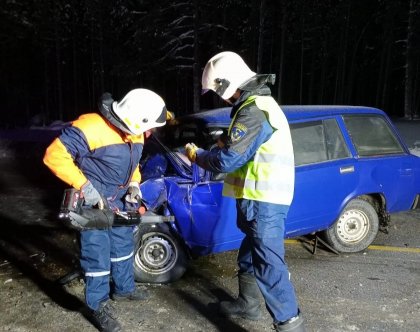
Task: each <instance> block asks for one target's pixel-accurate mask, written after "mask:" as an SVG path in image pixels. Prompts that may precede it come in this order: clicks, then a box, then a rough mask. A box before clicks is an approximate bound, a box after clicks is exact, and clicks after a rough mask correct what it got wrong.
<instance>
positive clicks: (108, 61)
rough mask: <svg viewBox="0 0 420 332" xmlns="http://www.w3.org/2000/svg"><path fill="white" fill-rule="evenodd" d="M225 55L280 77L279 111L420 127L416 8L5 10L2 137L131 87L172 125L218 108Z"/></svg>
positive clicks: (263, 2) (231, 0)
mask: <svg viewBox="0 0 420 332" xmlns="http://www.w3.org/2000/svg"><path fill="white" fill-rule="evenodd" d="M225 50H231V51H235V52H237V53H239V54H240V55H241V56H242V57H243V58H244V59H245V61H246V62H247V63H248V64H249V65H250V67H251V68H252V69H253V70H256V71H258V72H260V73H275V74H276V75H277V82H276V85H275V86H274V87H273V89H272V91H273V95H274V96H275V97H276V98H277V100H278V101H279V102H280V103H281V104H349V105H350V104H351V105H366V106H374V107H379V108H381V109H383V110H384V111H385V112H387V113H388V114H389V115H391V116H394V117H404V118H407V119H416V118H419V117H420V99H419V93H418V91H419V89H420V56H419V55H420V0H388V1H387V0H335V1H333V0H249V1H246V0H223V1H222V0H208V1H199V0H179V1H176V0H126V1H123V0H2V1H1V6H0V78H1V79H0V100H1V113H2V120H1V127H7V128H11V127H21V126H29V125H48V124H50V123H51V122H52V121H54V120H63V121H68V120H71V119H73V118H75V117H77V116H78V115H79V114H81V113H85V112H91V111H95V110H96V102H97V99H98V97H99V96H100V95H101V94H102V92H104V91H108V92H111V93H112V94H113V96H114V98H115V99H119V98H121V97H123V96H124V94H125V93H127V92H128V91H129V90H130V89H132V88H137V87H144V88H149V89H152V90H154V91H156V92H157V93H159V94H160V95H161V96H162V97H163V98H164V99H165V101H166V103H167V106H168V108H169V109H170V110H172V111H173V112H174V113H175V114H176V115H177V116H180V115H183V114H187V113H193V112H197V111H199V110H203V109H208V108H212V107H219V106H222V104H221V102H220V101H219V99H218V98H216V97H215V96H214V95H211V94H208V95H205V96H200V89H201V86H200V82H201V73H202V69H203V67H204V65H205V64H206V62H207V60H208V59H209V58H210V57H211V56H213V55H214V54H216V53H218V52H220V51H225Z"/></svg>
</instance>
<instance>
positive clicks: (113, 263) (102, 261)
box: [80, 227, 135, 310]
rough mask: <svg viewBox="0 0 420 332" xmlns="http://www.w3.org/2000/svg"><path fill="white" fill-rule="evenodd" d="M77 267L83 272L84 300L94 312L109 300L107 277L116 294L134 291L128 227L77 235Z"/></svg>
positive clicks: (130, 237)
mask: <svg viewBox="0 0 420 332" xmlns="http://www.w3.org/2000/svg"><path fill="white" fill-rule="evenodd" d="M80 238H81V257H80V264H81V266H82V269H83V271H84V272H85V283H86V286H85V298H86V304H87V305H88V307H89V308H91V309H93V310H97V309H98V308H99V305H100V304H101V302H104V301H107V300H108V299H109V293H110V276H112V280H113V285H114V287H115V289H113V292H115V293H117V294H128V293H131V292H133V291H134V290H135V282H134V272H133V253H134V240H133V228H132V227H113V228H110V229H109V230H85V231H82V232H81V233H80Z"/></svg>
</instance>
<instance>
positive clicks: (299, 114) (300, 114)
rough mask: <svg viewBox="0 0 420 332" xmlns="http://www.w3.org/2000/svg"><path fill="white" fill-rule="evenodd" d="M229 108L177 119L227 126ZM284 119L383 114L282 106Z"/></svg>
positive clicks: (367, 109)
mask: <svg viewBox="0 0 420 332" xmlns="http://www.w3.org/2000/svg"><path fill="white" fill-rule="evenodd" d="M231 109H232V108H231V107H222V108H215V109H211V110H206V111H202V112H199V113H195V114H189V115H185V116H182V117H180V118H179V121H180V122H184V121H185V122H190V121H200V122H202V123H205V125H206V126H207V127H213V126H224V127H227V126H229V124H230V122H231V118H230V113H231ZM281 109H282V110H283V112H284V114H285V115H286V118H287V119H288V120H289V121H295V120H301V119H311V118H319V117H323V116H334V115H343V114H378V115H384V114H385V113H384V112H383V111H381V110H380V109H377V108H373V107H366V106H344V105H282V106H281Z"/></svg>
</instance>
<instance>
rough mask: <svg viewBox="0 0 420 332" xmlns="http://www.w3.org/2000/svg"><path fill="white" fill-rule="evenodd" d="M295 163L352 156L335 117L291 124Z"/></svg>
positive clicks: (301, 163) (304, 163)
mask: <svg viewBox="0 0 420 332" xmlns="http://www.w3.org/2000/svg"><path fill="white" fill-rule="evenodd" d="M290 130H291V134H292V140H293V149H294V154H295V165H296V166H299V165H307V164H314V163H319V162H325V161H329V160H337V159H343V158H348V157H350V152H349V150H348V148H347V145H346V144H345V142H344V139H343V135H342V133H341V131H340V128H339V126H338V124H337V121H336V120H335V119H326V120H318V121H309V122H303V123H294V124H291V125H290Z"/></svg>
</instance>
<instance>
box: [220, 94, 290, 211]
mask: <svg viewBox="0 0 420 332" xmlns="http://www.w3.org/2000/svg"><path fill="white" fill-rule="evenodd" d="M252 103H255V105H256V106H257V107H258V108H259V109H260V110H262V111H264V112H265V113H266V115H267V118H268V121H269V122H270V125H271V126H272V127H273V129H274V132H273V134H272V136H271V138H270V139H269V140H268V141H266V142H265V143H264V144H262V145H261V146H260V147H259V148H258V150H257V152H256V154H255V156H254V158H253V159H252V160H250V161H248V162H247V163H246V164H245V165H244V166H242V167H241V168H239V169H237V170H235V171H234V172H232V173H229V174H228V175H227V176H226V178H225V182H224V186H223V195H225V196H230V197H234V198H245V199H250V200H255V201H262V202H268V203H275V204H283V205H290V204H291V202H292V199H293V191H294V177H295V168H294V156H293V145H292V139H291V136H290V128H289V124H288V122H287V119H286V117H285V115H284V113H283V112H282V111H281V109H280V107H279V105H278V104H277V103H276V101H275V100H274V99H273V98H272V97H271V96H251V97H249V98H248V99H247V100H246V101H245V102H244V103H243V105H241V107H240V108H239V109H238V111H237V112H236V114H235V116H234V118H233V120H232V123H231V126H230V128H229V134H230V131H231V129H232V124H233V123H234V122H235V117H236V115H237V114H238V113H239V112H240V110H241V109H243V108H245V107H247V106H249V105H251V104H252Z"/></svg>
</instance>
